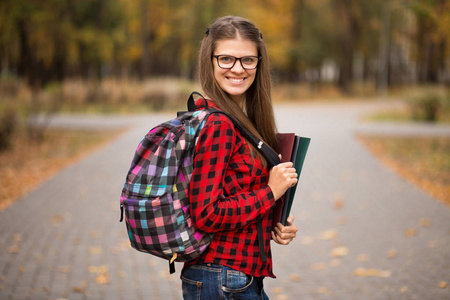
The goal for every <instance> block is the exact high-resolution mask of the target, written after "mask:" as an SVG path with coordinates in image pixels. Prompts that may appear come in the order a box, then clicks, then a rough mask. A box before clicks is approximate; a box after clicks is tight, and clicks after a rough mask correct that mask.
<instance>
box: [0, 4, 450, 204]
mask: <svg viewBox="0 0 450 300" xmlns="http://www.w3.org/2000/svg"><path fill="white" fill-rule="evenodd" d="M224 15H239V16H243V17H246V18H249V19H251V20H252V21H253V22H255V24H256V25H257V26H258V27H259V29H260V31H261V32H262V34H263V39H264V41H265V43H266V44H267V47H268V49H269V54H270V60H271V64H272V67H273V72H272V73H273V79H274V90H273V100H274V102H306V101H345V100H349V99H357V100H363V101H367V100H374V99H378V100H380V101H383V100H389V99H390V100H391V101H394V100H398V99H400V100H402V101H404V104H405V103H406V104H405V105H403V106H402V107H401V108H399V109H396V110H390V111H385V112H382V113H380V114H378V115H376V116H372V117H371V118H374V119H388V120H390V119H394V120H413V121H426V122H448V121H449V120H450V117H449V115H450V113H449V111H450V104H449V103H450V100H449V99H450V98H449V92H448V91H449V86H450V1H447V0H403V1H400V0H392V1H386V0H365V1H358V0H285V1H276V0H255V1H246V2H245V3H243V2H242V1H237V0H228V1H212V0H205V1H200V0H183V1H181V0H164V1H163V0H136V1H129V0H89V1H73V0H39V1H37V0H2V1H0V99H1V101H0V150H1V152H0V161H1V162H2V166H3V167H2V169H3V171H2V173H1V174H0V177H1V178H2V182H3V187H2V189H1V190H2V191H1V193H2V196H4V197H3V198H5V199H9V198H14V197H17V196H18V195H20V194H21V193H23V192H20V191H19V190H21V189H23V188H9V190H7V187H5V186H11V184H14V182H15V181H16V180H15V179H14V177H15V176H17V172H18V171H17V168H18V166H17V165H19V166H21V165H22V164H20V163H19V164H17V163H12V164H13V165H14V166H13V167H12V169H10V170H9V171H5V170H7V169H8V168H7V167H8V166H9V165H11V162H13V161H14V160H13V159H12V157H13V155H14V154H15V156H16V157H17V158H16V159H17V160H19V161H23V160H25V155H26V153H19V152H18V151H19V150H18V149H21V148H22V147H20V145H21V144H22V143H23V141H24V140H27V141H33V142H34V143H36V144H37V145H39V147H43V146H42V143H43V142H45V141H47V144H50V145H51V144H53V143H54V142H55V140H62V137H61V136H64V137H65V139H67V138H69V139H70V141H72V140H73V143H74V144H73V145H72V144H70V145H69V143H70V142H69V141H67V140H65V142H64V143H65V144H64V145H68V146H66V148H67V150H64V151H62V152H64V153H63V154H61V155H63V156H64V157H66V156H67V157H72V156H74V155H77V154H78V153H81V152H82V149H84V148H83V147H84V146H83V144H86V145H87V144H89V143H88V142H87V137H86V133H82V135H79V134H75V135H74V136H73V137H72V134H73V132H71V135H69V134H67V132H66V133H62V132H55V131H50V130H48V127H49V126H48V124H49V123H50V119H51V118H52V116H54V115H55V114H61V113H72V114H73V113H89V114H93V113H114V114H117V113H120V114H129V113H146V112H155V111H167V110H175V109H184V107H185V103H186V99H187V96H188V95H189V94H190V93H191V92H192V91H193V90H199V89H200V88H199V85H198V83H197V78H196V66H197V55H198V49H199V46H200V42H201V40H202V38H203V37H204V35H205V31H206V28H207V27H208V26H209V24H210V23H212V22H213V21H214V20H215V19H216V18H217V17H220V16H224ZM91 138H92V141H93V144H96V142H98V141H101V140H102V138H104V135H103V134H100V135H97V136H93V137H91ZM80 141H85V142H84V143H81V142H80ZM443 143H444V144H443V145H441V146H440V147H441V148H442V147H444V148H443V149H442V151H447V150H448V148H449V146H448V141H444V142H443ZM441 144H442V142H441ZM402 147H403V146H402ZM88 148H89V147H88ZM74 149H75V150H74ZM42 151H44V154H42V155H40V157H42V156H44V157H45V156H50V154H45V153H47V152H48V151H49V150H48V149H47V150H42ZM45 151H47V152H45ZM52 151H54V147H53V149H52ZM67 152H68V153H67ZM444 154H445V153H444ZM53 156H54V154H53ZM34 159H35V158H34ZM64 159H65V158H64ZM444 161H445V164H446V167H445V168H446V169H444V171H442V170H441V171H440V174H441V175H439V176H440V178H442V173H444V174H445V175H446V176H447V177H449V175H448V170H449V168H450V166H449V165H450V162H449V159H448V158H447V159H446V160H445V159H444ZM61 164H64V163H61ZM439 166H440V167H442V166H443V163H442V159H441V160H440V163H439ZM37 169H38V170H39V171H37V173H38V175H37V177H38V178H42V177H43V176H41V175H42V174H40V172H42V168H37ZM5 172H6V175H5ZM8 172H9V173H8ZM8 174H9V175H8ZM36 180H37V179H36ZM446 180H447V181H449V182H450V179H446ZM446 184H447V182H446Z"/></svg>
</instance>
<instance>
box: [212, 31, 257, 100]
mask: <svg viewBox="0 0 450 300" xmlns="http://www.w3.org/2000/svg"><path fill="white" fill-rule="evenodd" d="M214 55H229V56H234V57H244V56H258V49H257V48H256V45H255V43H253V42H252V41H249V40H243V39H241V38H239V37H238V38H234V39H226V40H219V41H218V42H217V44H216V49H215V51H214ZM213 60H214V63H213V65H214V78H215V79H216V81H217V83H218V84H219V85H220V87H221V88H222V89H223V90H224V91H225V92H226V93H228V94H229V95H230V96H231V98H232V99H233V100H234V101H236V103H238V104H239V105H240V106H241V107H242V103H243V101H244V100H245V92H246V91H247V90H248V88H249V87H250V86H251V85H252V84H253V81H255V76H256V70H257V69H254V70H246V69H244V68H242V65H241V63H240V61H236V63H235V64H234V66H233V68H231V69H222V68H220V67H219V65H218V64H217V59H216V58H213Z"/></svg>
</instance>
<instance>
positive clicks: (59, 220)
mask: <svg viewBox="0 0 450 300" xmlns="http://www.w3.org/2000/svg"><path fill="white" fill-rule="evenodd" d="M63 221H64V217H63V216H62V215H61V214H56V215H54V216H53V219H52V223H53V225H54V226H59V225H61V223H62V222H63Z"/></svg>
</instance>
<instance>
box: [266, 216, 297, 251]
mask: <svg viewBox="0 0 450 300" xmlns="http://www.w3.org/2000/svg"><path fill="white" fill-rule="evenodd" d="M294 219H295V218H294V216H292V215H290V216H289V218H288V219H287V225H286V226H283V225H282V224H281V223H278V224H277V226H276V227H275V228H274V229H275V231H272V239H273V240H274V241H275V243H277V244H280V245H289V243H290V242H292V240H293V239H294V238H295V237H296V236H297V231H298V228H297V226H295V225H294V224H293V222H294Z"/></svg>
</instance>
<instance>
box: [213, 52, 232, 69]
mask: <svg viewBox="0 0 450 300" xmlns="http://www.w3.org/2000/svg"><path fill="white" fill-rule="evenodd" d="M217 61H218V62H219V67H221V68H225V69H228V68H232V67H233V65H234V62H235V61H236V58H234V57H233V56H226V55H220V56H218V57H217Z"/></svg>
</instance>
